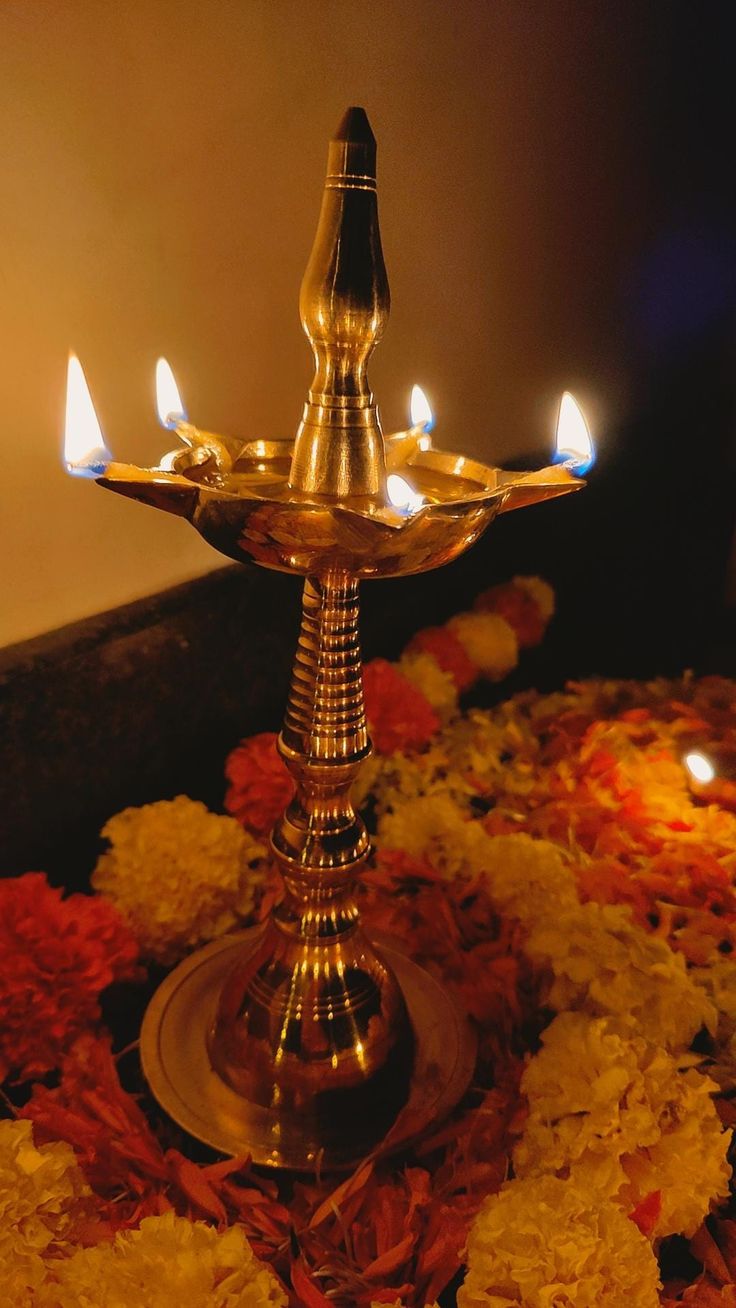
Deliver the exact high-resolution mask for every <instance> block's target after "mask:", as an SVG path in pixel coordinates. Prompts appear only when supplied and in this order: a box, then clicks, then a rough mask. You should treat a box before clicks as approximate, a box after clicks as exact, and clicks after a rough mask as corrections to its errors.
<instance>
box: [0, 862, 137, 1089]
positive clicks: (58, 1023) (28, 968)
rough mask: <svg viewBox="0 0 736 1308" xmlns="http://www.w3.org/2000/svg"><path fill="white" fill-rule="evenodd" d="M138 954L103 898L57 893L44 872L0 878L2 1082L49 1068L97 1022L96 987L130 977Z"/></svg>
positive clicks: (122, 923) (127, 931)
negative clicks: (11, 1077) (65, 895)
mask: <svg viewBox="0 0 736 1308" xmlns="http://www.w3.org/2000/svg"><path fill="white" fill-rule="evenodd" d="M137 958H138V945H137V943H136V940H135V938H134V936H133V935H132V933H131V931H130V928H129V927H128V925H127V923H126V922H125V920H124V919H123V917H122V916H121V915H120V913H119V912H118V910H117V909H116V908H115V906H114V905H113V904H111V903H110V902H109V900H107V899H102V898H98V897H96V896H95V897H91V896H89V895H80V894H75V895H69V896H68V898H66V899H63V898H62V892H61V891H60V890H57V889H55V888H54V887H52V886H50V885H49V883H48V881H47V880H46V877H45V875H44V874H43V873H42V872H27V873H26V874H25V876H21V877H10V878H8V879H7V880H4V881H0V1012H2V1015H3V1021H2V1027H0V1080H1V1079H4V1078H5V1077H6V1076H9V1075H12V1076H13V1077H14V1079H15V1080H17V1081H24V1080H27V1079H29V1078H30V1077H33V1076H41V1075H43V1074H44V1073H45V1072H49V1071H51V1070H52V1069H53V1068H55V1067H56V1066H57V1065H58V1063H59V1060H60V1058H61V1055H62V1054H63V1053H64V1051H65V1050H66V1049H68V1048H69V1046H70V1045H71V1043H72V1041H73V1040H74V1039H75V1037H76V1036H78V1035H79V1033H80V1032H81V1031H84V1030H87V1029H88V1028H90V1027H92V1026H94V1025H95V1023H96V1022H97V1021H98V1020H99V1017H100V1007H99V1003H98V998H99V995H100V993H101V991H103V990H104V989H105V987H106V986H109V985H110V983H111V982H112V981H122V980H127V979H129V978H131V977H133V976H134V975H135V964H136V961H137Z"/></svg>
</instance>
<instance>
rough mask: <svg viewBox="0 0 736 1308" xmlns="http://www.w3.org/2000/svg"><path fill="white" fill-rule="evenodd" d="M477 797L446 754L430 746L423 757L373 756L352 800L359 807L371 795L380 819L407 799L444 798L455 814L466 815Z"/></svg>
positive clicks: (363, 771) (469, 783)
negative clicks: (470, 802)
mask: <svg viewBox="0 0 736 1308" xmlns="http://www.w3.org/2000/svg"><path fill="white" fill-rule="evenodd" d="M477 793H478V791H477V788H476V787H475V786H473V785H472V784H471V782H470V781H468V780H467V778H466V777H464V776H463V775H462V774H461V773H460V772H458V771H457V770H456V769H454V768H452V767H450V765H449V763H448V759H447V752H446V750H444V749H443V748H442V747H441V746H439V745H430V746H429V748H428V749H427V750H426V751H425V752H424V753H422V754H410V755H407V754H383V755H381V754H372V755H371V757H370V758H369V759H368V761H367V762H366V763H365V764H364V765H363V767H362V768H361V770H360V774H359V777H358V780H357V782H356V784H355V785H354V786H353V790H352V800H353V803H354V804H356V805H357V806H358V807H360V806H361V805H363V804H364V803H365V801H366V799H367V798H368V796H369V795H370V798H371V800H372V803H373V807H374V809H375V812H376V814H377V815H378V816H380V815H381V814H382V813H386V812H391V811H393V810H394V809H397V808H398V807H399V806H400V805H401V804H404V803H406V801H407V800H409V799H419V798H420V797H421V796H423V795H437V794H444V795H449V796H450V797H451V798H452V800H453V801H454V802H455V804H456V805H457V809H458V813H467V812H469V801H470V800H471V799H472V797H473V796H474V795H477Z"/></svg>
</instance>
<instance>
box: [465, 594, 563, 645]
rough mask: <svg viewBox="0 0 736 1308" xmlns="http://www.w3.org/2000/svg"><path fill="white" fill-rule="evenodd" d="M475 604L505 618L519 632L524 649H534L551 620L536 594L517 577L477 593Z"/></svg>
mask: <svg viewBox="0 0 736 1308" xmlns="http://www.w3.org/2000/svg"><path fill="white" fill-rule="evenodd" d="M473 608H475V609H478V610H479V611H480V612H482V613H496V614H498V616H499V617H500V618H505V619H506V621H507V622H508V624H509V626H510V627H512V628H513V630H514V632H515V633H516V639H517V640H518V642H519V646H520V648H521V649H531V648H532V646H533V645H538V644H539V643H540V641H541V639H542V637H543V636H544V631H545V627H546V626H547V623H546V621H545V618H544V615H543V614H542V612H541V610H540V608H539V605H538V604H537V602H536V600H535V599H534V596H533V595H531V594H530V593H529V591H527V590H524V589H523V587H521V586H517V585H516V584H515V582H513V581H506V582H504V583H503V584H502V585H499V586H491V587H490V589H489V590H484V591H483V593H482V594H481V595H478V596H477V598H476V600H475V603H474V605H473Z"/></svg>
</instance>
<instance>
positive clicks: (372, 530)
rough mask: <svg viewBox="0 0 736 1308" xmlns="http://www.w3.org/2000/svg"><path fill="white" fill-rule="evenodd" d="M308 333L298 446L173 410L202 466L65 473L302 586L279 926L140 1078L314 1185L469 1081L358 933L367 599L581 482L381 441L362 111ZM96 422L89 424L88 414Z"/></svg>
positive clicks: (92, 458) (381, 1146)
mask: <svg viewBox="0 0 736 1308" xmlns="http://www.w3.org/2000/svg"><path fill="white" fill-rule="evenodd" d="M300 311H301V320H302V325H303V327H304V331H305V332H306V334H307V336H308V338H309V340H310V343H311V345H312V349H313V352H314V359H315V374H314V379H313V381H312V386H311V389H310V391H309V395H308V398H307V402H306V404H305V406H304V413H303V417H302V420H301V423H300V425H299V428H298V430H297V433H296V436H295V438H294V440H293V441H289V440H252V441H246V442H243V441H240V440H237V439H233V438H231V437H227V436H220V435H216V434H214V433H209V432H202V431H199V430H198V429H197V428H196V427H193V426H192V425H191V424H189V423H188V422H186V421H185V419H184V414H183V411H182V410H181V404H180V401H178V398H177V397H175V399H174V401H173V402H172V407H171V419H170V422H169V424H168V425H170V426H172V427H174V428H175V430H176V431H177V434H178V435H179V437H180V439H181V440H182V442H183V444H182V447H181V448H179V449H178V450H177V451H175V452H173V453H171V454H169V455H167V456H166V457H165V459H164V460H162V463H161V465H160V466H159V467H157V468H152V469H141V468H137V467H133V466H130V465H125V464H120V463H115V462H113V461H111V459H110V458H109V455H108V452H107V451H106V450H105V448H104V442H103V441H102V438H101V436H99V435H98V437H97V438H94V439H92V440H91V442H89V441H88V442H87V444H88V450H87V452H86V454H85V455H84V456H82V457H78V458H77V459H76V460H74V459H70V460H69V462H70V464H73V465H74V466H72V467H70V470H71V471H81V472H86V473H87V475H92V476H94V477H96V479H97V480H98V481H99V484H100V485H101V486H104V487H107V488H108V489H109V490H113V491H116V492H117V493H118V494H121V495H127V496H131V497H132V498H134V499H137V500H142V501H143V502H144V503H147V504H151V505H153V506H154V507H155V508H159V509H165V510H166V511H167V512H169V513H175V514H180V515H181V516H182V517H185V518H188V519H189V521H190V522H192V523H193V524H194V526H195V527H196V528H197V530H198V531H199V532H200V533H201V534H202V536H204V538H205V539H206V540H207V541H208V542H209V543H210V544H211V545H213V546H214V547H215V548H216V549H218V550H219V551H221V553H223V554H225V555H227V556H228V557H229V558H231V559H236V560H238V561H239V562H243V563H256V564H259V565H260V566H262V567H265V568H271V569H276V570H279V571H282V572H291V573H298V574H299V575H301V576H303V577H304V578H305V583H304V599H303V615H302V625H301V633H300V636H299V642H298V646H297V651H296V657H295V660H294V668H293V676H292V682H291V690H290V694H289V700H288V704H287V708H286V716H285V720H284V725H283V729H282V731H281V735H280V737H279V751H280V753H281V756H282V758H283V760H284V762H285V764H286V767H287V768H288V770H289V772H290V773H291V775H292V777H293V779H294V783H295V794H294V798H293V800H292V801H291V803H290V804H289V806H288V808H287V809H286V812H285V813H284V814H283V815H282V817H281V818H280V819H279V821H278V822H277V823H276V826H275V828H274V830H273V833H272V837H271V841H272V848H273V852H274V855H275V857H276V860H277V862H278V865H279V868H280V870H281V873H282V876H283V881H284V886H285V894H284V898H283V901H282V903H281V904H280V905H279V906H278V907H277V908H275V909H274V911H273V914H272V916H271V917H270V919H269V920H268V922H267V923H266V924H265V926H264V927H262V928H259V929H258V930H257V931H255V932H253V931H250V932H244V933H240V934H238V935H235V936H228V937H226V938H225V939H223V940H219V941H216V942H214V943H213V944H211V945H209V946H207V947H205V948H204V949H202V950H199V951H198V952H197V953H195V954H193V955H191V956H190V957H189V958H188V959H186V960H185V961H184V962H183V963H182V964H180V966H179V967H178V968H176V969H175V970H174V971H173V972H172V973H171V974H170V975H169V976H168V977H167V979H166V980H165V981H164V983H163V985H162V986H161V987H160V989H159V990H158V992H157V993H156V995H155V996H154V999H153V1001H152V1003H151V1005H150V1007H149V1009H148V1012H147V1014H146V1018H145V1021H144V1025H143V1030H142V1036H141V1055H142V1060H143V1065H144V1070H145V1073H146V1076H147V1078H148V1080H149V1083H150V1085H151V1087H152V1090H153V1091H154V1093H155V1095H156V1096H157V1098H158V1099H159V1101H160V1102H161V1104H162V1105H163V1107H164V1108H165V1109H166V1110H167V1111H168V1112H169V1113H170V1115H171V1116H172V1117H173V1118H174V1119H175V1120H176V1121H178V1122H179V1123H180V1125H182V1126H183V1127H185V1128H186V1129H187V1130H188V1131H189V1132H190V1133H191V1134H192V1135H194V1136H196V1137H198V1138H199V1139H201V1140H204V1141H206V1142H207V1143H209V1144H210V1145H212V1146H213V1147H215V1148H217V1149H220V1150H222V1151H224V1152H229V1153H244V1154H249V1155H250V1156H251V1158H252V1159H253V1160H254V1161H255V1162H257V1163H261V1164H267V1165H272V1166H279V1167H289V1168H293V1169H296V1170H306V1171H309V1170H315V1169H319V1168H320V1167H323V1168H325V1169H330V1168H343V1167H349V1166H351V1165H353V1164H354V1163H355V1162H356V1161H357V1160H359V1159H360V1158H362V1157H365V1156H366V1155H368V1154H370V1153H378V1152H381V1151H382V1150H389V1149H395V1148H398V1147H400V1146H403V1145H406V1144H408V1143H409V1142H410V1141H411V1140H412V1139H414V1138H416V1137H417V1136H418V1135H419V1134H421V1132H422V1131H424V1130H426V1129H427V1128H428V1127H429V1126H430V1125H431V1124H432V1123H433V1122H435V1121H436V1120H438V1118H441V1117H442V1116H443V1115H444V1114H446V1113H447V1112H449V1110H450V1109H451V1108H452V1107H453V1106H454V1104H455V1103H456V1102H457V1101H458V1099H459V1098H460V1097H461V1096H462V1094H463V1093H464V1091H465V1089H466V1088H467V1086H468V1083H469V1081H470V1077H471V1075H472V1069H473V1061H474V1042H473V1037H472V1034H471V1032H470V1029H469V1027H468V1025H467V1023H466V1020H465V1018H464V1017H463V1016H462V1015H461V1014H460V1013H459V1012H458V1011H457V1009H456V1007H455V1005H454V1003H453V1002H452V1001H451V999H450V998H449V997H448V995H447V994H446V993H445V992H444V990H443V989H442V988H441V987H440V986H439V985H438V983H437V982H436V981H435V980H434V979H433V978H431V977H430V976H429V975H428V974H427V973H426V972H424V971H423V970H422V969H421V968H419V967H418V966H417V965H416V964H414V963H413V962H412V961H411V960H410V959H408V958H406V957H405V956H404V955H403V954H401V953H399V952H397V951H396V950H395V949H394V948H393V947H392V946H391V944H390V942H379V941H376V942H374V941H373V940H371V939H369V938H368V937H367V936H366V934H365V932H364V931H363V929H362V927H361V924H360V920H359V915H358V909H357V906H356V899H355V894H354V887H355V883H356V878H357V877H358V876H359V873H360V869H361V866H362V864H363V863H364V861H365V859H366V857H367V856H368V852H369V840H368V836H367V833H366V829H365V825H364V823H363V821H362V819H361V817H360V816H359V815H358V814H357V813H356V812H355V810H354V808H353V804H352V801H351V787H352V785H353V782H354V781H355V778H356V776H357V773H358V770H359V769H360V766H361V764H362V763H363V761H364V760H365V759H366V757H367V756H368V754H369V752H370V748H371V746H370V741H369V738H368V732H367V727H366V717H365V708H364V703H363V686H362V672H361V655H360V644H359V635H358V586H359V583H360V581H362V580H364V579H371V578H380V577H399V576H406V575H409V574H411V573H418V572H423V571H426V570H428V569H430V568H437V567H440V566H441V565H443V564H445V563H449V562H451V561H452V560H453V559H454V558H456V557H457V556H458V555H460V554H461V553H462V552H463V551H464V550H466V549H468V547H469V546H470V545H472V544H473V543H474V541H476V540H477V539H478V537H479V536H480V534H481V533H482V532H483V531H484V530H485V528H486V527H487V526H488V524H489V523H490V522H491V520H492V519H493V518H494V517H495V516H496V514H497V513H504V512H507V511H508V510H509V509H514V508H519V507H521V506H523V505H525V504H533V503H536V502H537V501H540V500H546V499H549V498H551V497H553V496H557V495H564V494H566V493H567V492H569V491H572V490H576V489H578V488H579V487H580V486H581V484H582V483H581V482H580V480H579V479H578V478H577V477H575V476H573V475H572V473H571V471H570V469H569V468H568V467H567V466H564V465H563V466H555V467H549V468H545V469H543V470H541V471H538V472H534V473H507V472H502V471H500V470H498V469H496V468H492V467H487V466H485V465H484V464H482V463H480V462H478V461H476V460H474V459H468V458H465V457H464V456H463V455H461V454H453V453H447V452H444V451H439V450H435V449H432V448H431V445H430V443H429V440H428V439H425V438H424V435H423V433H424V428H423V427H422V425H421V424H419V425H417V426H415V427H413V428H412V429H411V430H410V431H408V432H402V433H397V434H396V435H394V436H388V437H386V438H384V436H383V434H382V431H381V425H380V422H379V417H378V412H377V409H376V405H375V403H374V399H373V395H372V393H371V390H370V387H369V384H368V377H367V364H368V360H369V357H370V355H371V352H372V350H373V348H374V346H375V345H376V343H377V342H378V341H379V339H380V337H381V335H382V333H383V330H384V328H385V326H386V323H387V320H388V314H389V288H388V281H387V278H386V270H385V267H384V262H383V255H382V251H381V240H380V233H379V227H378V209H377V198H376V143H375V140H374V137H373V133H372V132H371V129H370V125H369V123H368V119H367V117H366V115H365V113H364V111H363V110H362V109H356V108H353V109H349V110H348V111H347V113H346V114H345V116H344V118H343V120H342V122H341V123H340V126H339V128H338V130H337V133H336V134H335V137H334V139H333V140H332V141H331V143H330V146H329V153H328V162H327V179H326V182H325V190H324V196H323V200H322V209H321V213H320V218H319V224H318V228H317V235H316V239H315V243H314V248H313V250H312V254H311V257H310V260H309V264H308V266H307V271H306V274H305V276H304V281H303V283H302V288H301V296H300ZM74 363H75V365H76V367H77V368H78V369H79V365H78V364H76V360H75V361H74ZM70 376H71V374H70ZM79 376H80V377H81V376H82V374H81V369H79ZM81 384H82V386H83V387H84V381H83V377H82V383H81ZM85 397H86V398H85ZM83 402H84V403H86V404H87V406H88V411H90V412H91V413H92V415H93V414H94V411H93V410H92V409H91V400H90V399H89V395H88V393H86V391H85V393H84V395H83ZM90 445H91V447H92V452H91V453H90V452H89V447H90ZM397 486H398V490H397Z"/></svg>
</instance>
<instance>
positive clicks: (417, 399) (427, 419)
mask: <svg viewBox="0 0 736 1308" xmlns="http://www.w3.org/2000/svg"><path fill="white" fill-rule="evenodd" d="M409 412H410V414H411V425H412V427H424V430H425V431H426V432H430V431H431V430H432V428H433V427H434V414H433V413H432V406H431V404H430V403H429V400H428V399H427V397H426V395H425V394H424V391H423V390H422V388H421V386H412V388H411V404H410V406H409ZM430 444H431V442H430ZM420 448H422V449H429V444H428V445H425V446H420Z"/></svg>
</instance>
